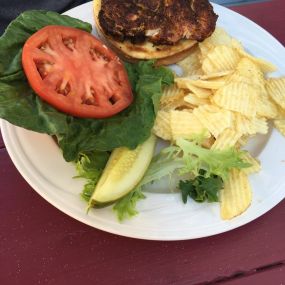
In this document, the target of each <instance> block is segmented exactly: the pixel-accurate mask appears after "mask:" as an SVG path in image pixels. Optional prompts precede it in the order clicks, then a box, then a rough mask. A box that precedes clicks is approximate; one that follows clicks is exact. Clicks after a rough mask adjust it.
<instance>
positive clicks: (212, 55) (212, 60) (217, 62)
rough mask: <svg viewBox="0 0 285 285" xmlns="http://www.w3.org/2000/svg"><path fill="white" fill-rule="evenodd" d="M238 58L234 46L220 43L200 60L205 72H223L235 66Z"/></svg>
mask: <svg viewBox="0 0 285 285" xmlns="http://www.w3.org/2000/svg"><path fill="white" fill-rule="evenodd" d="M239 60H240V56H239V54H238V53H237V52H236V50H235V49H234V48H231V47H228V46H225V45H221V46H216V47H215V48H214V49H212V50H211V51H210V52H209V53H208V54H207V56H206V57H205V58H204V59H203V61H202V69H203V71H204V73H205V74H211V73H217V72H223V71H228V70H233V69H234V68H236V66H237V64H238V62H239Z"/></svg>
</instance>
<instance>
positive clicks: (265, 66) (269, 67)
mask: <svg viewBox="0 0 285 285" xmlns="http://www.w3.org/2000/svg"><path fill="white" fill-rule="evenodd" d="M235 47H236V50H237V51H238V53H239V54H240V55H241V56H242V57H246V58H248V59H250V60H252V61H253V62H254V63H256V64H257V65H258V66H259V67H260V69H261V70H262V72H264V73H269V72H273V71H276V70H277V68H276V66H275V65H274V64H272V63H271V62H268V61H266V60H264V59H261V58H257V57H254V56H252V55H250V54H249V53H247V52H246V51H245V50H244V49H243V48H241V47H238V46H235Z"/></svg>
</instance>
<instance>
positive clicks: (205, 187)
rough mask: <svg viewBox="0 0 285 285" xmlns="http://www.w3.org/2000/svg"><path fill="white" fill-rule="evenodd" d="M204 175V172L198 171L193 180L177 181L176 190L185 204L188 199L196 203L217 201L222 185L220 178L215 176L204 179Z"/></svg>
mask: <svg viewBox="0 0 285 285" xmlns="http://www.w3.org/2000/svg"><path fill="white" fill-rule="evenodd" d="M204 174H205V173H204V171H200V174H199V175H198V176H196V177H195V178H194V179H189V180H186V181H183V180H180V181H179V185H178V188H179V189H180V190H181V194H182V201H183V202H184V203H187V199H188V197H190V198H192V199H193V200H194V201H196V202H198V203H203V202H218V201H219V197H218V194H219V191H220V190H221V189H222V187H223V185H224V183H223V180H222V178H221V177H219V176H217V175H210V176H209V177H205V176H204Z"/></svg>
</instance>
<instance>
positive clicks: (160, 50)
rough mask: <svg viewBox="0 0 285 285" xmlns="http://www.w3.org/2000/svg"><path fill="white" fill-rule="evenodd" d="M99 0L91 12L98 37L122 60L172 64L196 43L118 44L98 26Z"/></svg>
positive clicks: (184, 55) (124, 42) (95, 1)
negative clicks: (153, 60)
mask: <svg viewBox="0 0 285 285" xmlns="http://www.w3.org/2000/svg"><path fill="white" fill-rule="evenodd" d="M100 9H101V0H93V12H94V19H95V23H96V28H97V32H98V35H99V37H100V38H101V39H102V40H103V41H104V42H105V43H106V44H107V45H108V46H109V47H110V48H111V49H112V50H113V51H114V52H116V53H117V54H118V55H119V56H120V57H121V58H122V59H124V60H126V61H130V62H135V61H137V60H149V59H156V60H157V61H156V64H157V65H169V64H174V63H176V62H178V61H180V60H182V59H183V58H185V57H186V56H187V55H189V54H190V52H191V48H192V47H193V46H194V45H195V44H196V43H197V42H196V41H193V40H186V39H185V40H184V39H183V40H180V41H179V42H178V43H177V44H175V45H154V44H153V43H151V42H149V41H145V42H143V43H140V44H133V43H131V42H130V41H129V40H125V41H123V42H120V41H118V40H116V39H114V38H113V37H112V36H110V35H106V34H105V33H104V31H103V29H102V27H101V26H100V22H99V18H98V15H99V11H100Z"/></svg>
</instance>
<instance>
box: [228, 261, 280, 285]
mask: <svg viewBox="0 0 285 285" xmlns="http://www.w3.org/2000/svg"><path fill="white" fill-rule="evenodd" d="M284 280H285V265H276V266H274V267H273V268H268V269H267V270H260V271H257V272H255V274H250V275H247V276H245V277H238V278H235V279H233V280H231V281H228V282H226V284H227V285H240V284H242V285H255V284H256V285H283V284H285V283H284Z"/></svg>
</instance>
